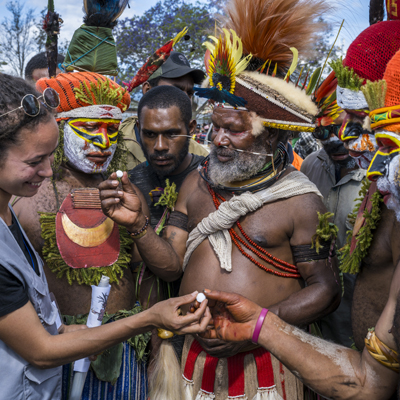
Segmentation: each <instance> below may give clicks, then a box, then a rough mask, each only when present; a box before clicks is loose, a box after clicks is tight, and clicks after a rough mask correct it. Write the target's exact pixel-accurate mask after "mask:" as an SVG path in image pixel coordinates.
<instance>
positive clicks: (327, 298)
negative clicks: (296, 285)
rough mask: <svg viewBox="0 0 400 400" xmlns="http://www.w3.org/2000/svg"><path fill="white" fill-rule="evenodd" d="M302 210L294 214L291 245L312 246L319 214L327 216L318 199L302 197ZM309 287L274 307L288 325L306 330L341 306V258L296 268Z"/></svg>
mask: <svg viewBox="0 0 400 400" xmlns="http://www.w3.org/2000/svg"><path fill="white" fill-rule="evenodd" d="M297 201H298V202H299V203H297V204H298V208H297V209H301V210H302V212H301V213H298V212H293V210H292V221H293V227H292V232H291V233H290V234H289V235H290V245H291V246H297V245H305V244H307V245H309V244H311V242H312V237H313V236H314V234H315V231H316V227H317V225H318V214H317V212H316V211H319V212H320V213H321V214H323V213H325V212H326V209H325V207H324V206H323V204H322V202H321V200H320V199H319V198H318V197H317V196H316V195H312V196H298V198H297ZM296 266H297V268H298V269H299V273H300V275H301V277H302V278H303V279H304V281H305V282H306V284H307V286H306V287H305V288H303V289H302V290H300V291H298V292H295V293H293V294H292V295H290V296H289V297H288V298H286V299H285V300H283V301H281V302H279V303H277V304H274V305H272V306H270V310H271V311H272V312H273V313H274V314H276V315H278V316H279V317H280V318H282V319H283V320H284V321H286V322H288V323H290V324H293V325H296V326H305V325H307V324H309V323H312V322H314V321H315V320H317V319H319V318H321V317H323V316H325V315H327V314H329V313H331V312H333V311H334V310H336V308H337V307H338V306H339V304H340V284H339V282H340V278H339V271H338V263H337V258H336V257H333V258H332V260H331V261H329V260H328V259H325V260H317V261H313V262H302V263H298V264H296Z"/></svg>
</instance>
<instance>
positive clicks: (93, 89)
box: [74, 80, 126, 106]
mask: <svg viewBox="0 0 400 400" xmlns="http://www.w3.org/2000/svg"><path fill="white" fill-rule="evenodd" d="M74 92H75V97H76V99H77V100H79V101H81V102H83V103H86V104H90V105H95V104H108V105H110V106H117V105H118V104H119V103H120V101H121V100H122V97H123V95H124V93H125V92H126V90H125V89H122V88H112V87H111V84H110V82H109V81H108V80H106V81H102V82H101V83H100V85H98V84H97V85H96V84H95V83H94V82H90V85H88V84H87V82H83V83H81V85H80V86H79V87H78V88H74Z"/></svg>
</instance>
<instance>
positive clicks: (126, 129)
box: [120, 51, 208, 170]
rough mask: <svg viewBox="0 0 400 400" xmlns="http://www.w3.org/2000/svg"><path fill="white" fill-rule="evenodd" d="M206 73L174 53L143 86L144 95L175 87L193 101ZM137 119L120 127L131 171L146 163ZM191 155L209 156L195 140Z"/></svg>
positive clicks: (192, 144) (132, 119)
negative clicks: (195, 85)
mask: <svg viewBox="0 0 400 400" xmlns="http://www.w3.org/2000/svg"><path fill="white" fill-rule="evenodd" d="M204 76H205V75H204V72H203V71H202V70H200V69H195V68H191V67H190V63H189V61H188V59H187V58H186V57H185V56H184V55H183V54H182V53H179V52H178V51H172V52H171V53H170V56H169V58H168V59H167V61H165V63H164V64H163V65H162V66H161V67H160V68H158V69H157V71H156V72H154V74H152V75H151V76H150V78H149V80H147V81H146V82H144V83H143V84H142V93H143V94H145V93H147V92H148V91H149V90H150V89H151V88H153V87H156V86H161V85H170V86H175V87H177V88H178V89H181V90H182V91H184V92H185V93H186V94H187V95H188V96H189V98H190V100H192V97H193V94H194V90H193V87H194V84H198V85H199V84H201V83H202V81H203V79H204ZM136 121H137V118H136V117H129V118H126V119H125V120H124V121H123V122H122V124H121V127H120V130H121V131H122V132H123V135H124V140H125V145H126V147H127V148H128V150H129V155H128V158H127V162H128V165H127V169H128V170H131V169H133V168H134V167H136V165H139V164H140V163H142V162H145V161H146V157H145V154H144V153H143V150H142V147H141V146H142V143H141V140H140V135H139V131H138V129H137V127H136V126H135V124H136ZM188 152H189V153H191V154H197V155H199V156H207V155H208V150H207V149H206V148H205V147H204V146H201V145H200V144H199V143H197V142H196V141H194V140H190V141H189V150H188Z"/></svg>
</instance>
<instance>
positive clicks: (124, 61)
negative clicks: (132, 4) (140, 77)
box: [115, 0, 223, 81]
mask: <svg viewBox="0 0 400 400" xmlns="http://www.w3.org/2000/svg"><path fill="white" fill-rule="evenodd" d="M214 3H215V4H205V3H200V2H196V3H189V2H187V1H184V0H161V1H159V2H158V3H157V4H156V5H154V6H153V7H151V8H150V9H149V10H147V11H146V12H145V13H144V14H143V15H142V16H134V17H133V18H131V19H128V18H126V19H122V20H120V21H119V23H118V26H117V27H116V32H115V39H116V43H117V53H118V58H119V67H120V74H119V77H120V78H121V80H122V81H128V80H130V79H131V78H132V77H133V76H134V75H135V74H136V72H137V71H138V70H139V68H140V67H141V66H142V65H143V64H144V62H145V61H146V60H147V58H148V57H149V56H150V55H151V54H153V53H154V52H155V51H156V50H157V49H158V48H159V47H161V46H162V45H163V44H164V43H166V42H167V41H169V40H170V39H172V38H173V37H174V36H175V35H176V34H177V33H178V32H180V31H181V30H182V29H183V28H184V27H185V26H187V27H188V35H189V36H190V38H188V37H187V36H186V37H185V39H188V40H181V41H180V42H179V43H178V44H177V45H176V46H175V50H176V51H180V52H182V53H183V54H185V56H186V57H187V58H188V60H189V62H190V63H191V66H192V67H197V68H203V59H204V52H205V48H204V47H203V46H202V43H203V42H204V41H205V40H206V39H207V36H208V35H209V34H211V33H213V32H214V26H215V21H214V19H213V17H212V15H211V14H212V13H213V12H215V11H220V10H221V5H222V4H221V3H223V1H221V0H218V1H214Z"/></svg>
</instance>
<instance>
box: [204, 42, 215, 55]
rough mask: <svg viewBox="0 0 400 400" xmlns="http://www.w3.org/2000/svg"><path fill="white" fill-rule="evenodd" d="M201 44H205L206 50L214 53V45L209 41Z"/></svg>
mask: <svg viewBox="0 0 400 400" xmlns="http://www.w3.org/2000/svg"><path fill="white" fill-rule="evenodd" d="M203 46H206V47H207V49H208V50H210V52H211V53H214V50H215V46H214V45H213V44H212V43H210V42H204V43H203Z"/></svg>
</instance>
